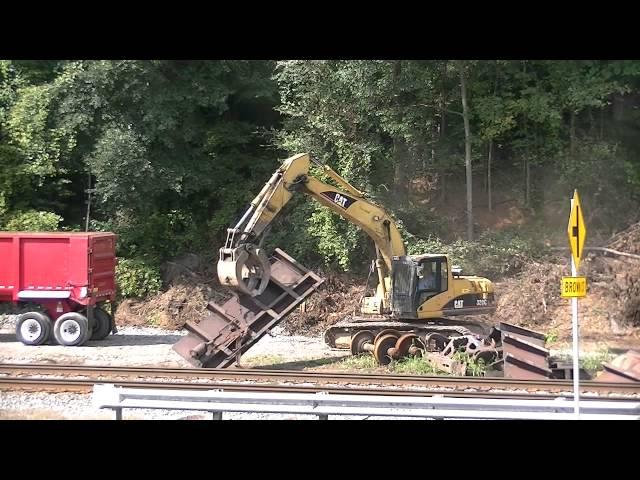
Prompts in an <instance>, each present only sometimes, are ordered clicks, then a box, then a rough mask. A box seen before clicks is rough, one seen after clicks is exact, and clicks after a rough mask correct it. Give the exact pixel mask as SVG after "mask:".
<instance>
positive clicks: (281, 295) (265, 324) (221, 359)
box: [173, 248, 324, 368]
mask: <svg viewBox="0 0 640 480" xmlns="http://www.w3.org/2000/svg"><path fill="white" fill-rule="evenodd" d="M269 263H270V267H269V268H270V270H271V276H270V279H269V284H268V285H267V287H266V289H265V290H264V292H263V293H261V294H260V295H257V296H255V297H253V296H250V295H246V294H242V293H239V294H236V295H235V296H234V297H233V298H231V299H229V300H227V301H226V302H225V303H224V304H222V305H218V304H213V303H210V304H208V305H207V310H208V312H207V315H206V316H205V317H204V318H202V320H201V321H200V322H198V323H195V322H187V323H186V324H185V325H184V327H185V329H186V330H188V331H189V333H188V334H187V335H186V336H185V337H183V338H182V339H181V340H179V341H178V342H177V343H176V344H175V345H174V346H173V350H174V351H175V352H177V353H178V354H179V355H180V356H181V357H183V358H184V359H185V360H187V361H188V362H189V363H190V364H191V365H193V366H195V367H205V368H224V367H228V366H230V365H231V364H233V363H234V362H235V361H237V360H239V359H240V356H241V355H242V354H243V353H245V352H246V351H247V350H248V349H249V348H251V347H252V346H253V345H254V344H255V343H256V342H257V341H258V340H260V339H261V338H262V337H263V336H264V335H265V334H266V333H267V332H268V331H269V330H271V329H272V328H273V327H275V326H276V325H278V323H280V322H281V321H282V320H283V319H284V318H285V317H286V316H287V315H289V314H290V313H291V312H292V311H293V310H294V309H295V308H296V307H298V305H300V304H301V303H302V302H304V300H305V299H306V298H307V297H309V295H311V294H312V293H313V292H315V291H316V290H317V289H318V287H319V286H320V285H321V284H322V283H323V282H324V280H323V279H322V278H321V277H319V276H318V275H316V274H315V273H313V272H312V271H310V270H308V269H307V268H305V267H304V266H302V265H301V264H300V263H298V262H297V261H296V260H295V259H294V258H292V257H290V256H289V255H287V254H286V253H285V252H284V251H282V250H280V249H279V248H277V249H276V250H275V252H274V254H273V255H272V256H271V257H270V258H269Z"/></svg>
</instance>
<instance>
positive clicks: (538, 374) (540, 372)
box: [504, 353, 553, 380]
mask: <svg viewBox="0 0 640 480" xmlns="http://www.w3.org/2000/svg"><path fill="white" fill-rule="evenodd" d="M552 376H553V372H552V371H551V370H550V369H549V368H546V367H544V366H540V365H535V364H533V363H530V362H527V361H525V360H520V359H519V358H516V357H514V356H512V355H511V354H509V353H507V354H505V355H504V377H505V378H511V379H518V380H540V379H545V378H551V377H552Z"/></svg>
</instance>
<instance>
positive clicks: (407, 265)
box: [217, 153, 496, 364]
mask: <svg viewBox="0 0 640 480" xmlns="http://www.w3.org/2000/svg"><path fill="white" fill-rule="evenodd" d="M312 164H313V165H315V166H316V167H317V172H319V174H320V175H317V176H322V175H325V176H326V177H328V178H329V179H331V180H332V181H333V182H335V184H336V185H335V186H334V185H330V184H329V183H326V182H324V181H322V180H320V179H319V178H316V176H313V175H312V172H311V165H312ZM296 193H302V194H306V195H309V196H310V197H312V198H313V199H315V200H316V201H318V202H319V203H320V204H322V205H324V206H325V207H327V208H329V209H331V210H332V211H334V212H336V213H338V214H339V215H341V216H342V217H344V218H345V219H347V220H348V221H350V222H352V223H354V224H356V225H358V226H359V227H360V228H362V230H364V231H365V232H366V233H367V234H368V235H369V237H371V239H372V240H373V242H374V243H375V246H376V252H377V258H376V260H375V270H376V271H377V276H378V285H377V288H376V291H375V295H373V296H365V297H363V298H362V300H361V302H360V307H359V313H358V314H355V315H353V316H350V317H349V318H345V319H344V320H342V321H340V322H338V323H337V324H334V325H332V326H331V327H329V328H328V329H327V330H326V331H325V334H324V339H325V342H326V343H327V344H328V345H329V346H331V347H333V348H344V349H350V350H351V352H352V353H353V354H359V353H363V352H371V353H373V355H374V356H375V357H376V359H377V361H378V362H379V363H381V364H388V363H389V362H390V361H391V359H392V358H397V357H399V356H403V355H404V354H407V352H409V351H411V349H415V348H417V346H416V344H417V342H421V343H422V345H432V346H435V348H434V350H441V349H442V348H443V346H444V345H446V344H447V342H448V341H449V338H450V337H452V336H453V337H455V336H461V335H462V336H463V335H470V334H474V333H475V334H478V333H483V327H482V326H481V324H478V323H476V322H472V321H468V320H462V318H464V316H472V315H478V314H490V313H492V312H493V311H495V308H496V303H495V295H494V287H493V283H492V282H491V281H490V280H488V279H486V278H482V277H478V276H470V275H462V272H461V270H460V269H459V268H457V267H455V266H454V265H452V263H451V259H450V258H449V256H448V255H445V254H432V253H425V254H422V255H407V252H406V248H405V244H404V242H403V239H402V237H401V235H400V232H399V230H398V227H397V225H396V223H395V221H394V220H393V218H392V217H391V215H389V213H387V212H386V211H385V210H384V209H383V208H382V207H380V206H378V205H376V204H374V203H373V202H372V201H371V200H370V199H368V198H367V196H366V194H365V193H364V192H362V191H360V190H358V189H357V188H356V187H354V186H353V185H351V184H350V183H349V182H347V181H346V180H345V179H344V178H342V177H341V176H340V175H338V174H337V173H336V172H335V171H334V170H333V169H332V168H331V167H329V166H328V165H325V164H323V163H321V162H319V161H317V160H316V159H313V158H312V157H311V156H310V155H309V154H307V153H303V154H299V155H295V156H293V157H291V158H288V159H287V160H285V161H284V162H283V163H282V165H281V166H280V167H279V168H278V169H277V170H276V172H275V173H274V174H273V175H272V176H271V178H270V179H269V181H268V182H267V183H266V184H265V186H264V187H263V188H262V190H261V191H260V193H259V194H258V195H257V196H256V197H255V199H254V200H253V201H252V202H251V205H250V206H249V208H248V209H247V211H246V212H245V213H244V215H243V216H242V218H241V219H240V220H239V221H238V223H237V224H236V225H235V226H234V227H233V228H229V229H228V230H227V239H226V242H225V246H224V247H223V248H221V249H220V252H219V253H220V257H219V261H218V265H217V269H218V278H219V280H220V283H221V284H222V285H226V286H227V287H229V288H231V289H234V290H236V291H237V292H241V293H243V294H246V295H250V296H252V297H255V296H258V295H260V294H261V293H262V292H263V291H264V290H265V288H266V287H267V284H268V283H269V278H270V263H269V261H268V257H267V255H266V253H265V252H264V250H263V248H262V247H261V245H262V240H263V239H264V233H265V229H266V228H267V227H268V226H269V225H270V223H271V222H272V221H273V220H274V218H275V217H276V216H277V215H278V214H279V213H280V211H281V210H282V209H283V207H284V206H285V205H286V204H287V202H289V200H291V198H292V197H293V195H295V194H296ZM456 316H458V320H456V319H452V318H451V317H456ZM460 316H463V317H460ZM478 329H480V331H478Z"/></svg>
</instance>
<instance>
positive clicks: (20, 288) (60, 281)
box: [0, 232, 117, 345]
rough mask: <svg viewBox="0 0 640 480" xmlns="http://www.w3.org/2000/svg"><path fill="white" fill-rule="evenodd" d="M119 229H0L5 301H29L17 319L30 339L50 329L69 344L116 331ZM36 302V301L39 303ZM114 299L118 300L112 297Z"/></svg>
mask: <svg viewBox="0 0 640 480" xmlns="http://www.w3.org/2000/svg"><path fill="white" fill-rule="evenodd" d="M116 239H117V236H116V235H115V234H113V233H96V232H83V233H79V232H73V233H66V232H0V272H2V273H0V279H1V280H2V282H0V286H2V287H5V288H4V289H0V301H5V302H6V301H12V302H15V303H16V304H18V305H19V306H21V307H23V309H24V307H25V306H26V307H27V311H26V312H24V313H22V314H21V315H20V317H19V319H18V323H17V325H16V335H17V336H18V339H19V340H20V341H22V342H23V343H25V344H28V345H39V344H41V343H44V342H45V341H47V340H48V339H49V337H50V334H51V333H53V336H54V337H55V339H56V340H57V341H58V343H60V344H63V345H81V344H83V343H84V342H85V341H87V340H88V339H89V338H91V339H101V338H104V337H106V336H107V335H108V334H109V333H110V332H111V331H115V322H114V319H113V311H114V309H113V308H111V311H112V314H111V315H110V314H109V313H107V311H106V310H105V309H104V308H103V306H104V305H103V304H104V302H106V301H110V302H114V301H115V298H116V283H115V265H116V261H117V260H116V256H115V245H116ZM34 305H35V306H36V307H34ZM112 305H113V303H112Z"/></svg>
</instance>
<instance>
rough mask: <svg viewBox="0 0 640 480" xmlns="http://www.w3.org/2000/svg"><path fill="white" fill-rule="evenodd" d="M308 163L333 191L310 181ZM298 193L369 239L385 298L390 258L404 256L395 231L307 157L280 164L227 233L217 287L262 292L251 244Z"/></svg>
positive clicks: (260, 259)
mask: <svg viewBox="0 0 640 480" xmlns="http://www.w3.org/2000/svg"><path fill="white" fill-rule="evenodd" d="M311 162H313V163H314V164H315V165H316V166H317V167H318V168H319V169H320V171H321V172H322V173H324V174H325V175H327V176H328V177H329V178H331V179H332V180H333V181H334V182H335V183H336V184H337V185H338V187H335V186H333V185H329V184H328V183H325V182H323V181H322V180H320V179H318V178H316V177H314V176H311V174H310V167H311ZM297 192H299V193H303V194H306V195H309V196H310V197H312V198H314V199H315V200H316V201H318V202H319V203H320V204H322V205H324V206H325V207H327V208H329V209H331V210H332V211H334V212H336V213H338V214H339V215H341V216H342V217H344V218H345V219H347V220H348V221H350V222H352V223H354V224H355V225H358V226H359V227H360V228H361V229H362V230H363V231H364V232H366V233H367V235H369V237H371V239H372V240H373V242H374V243H375V245H376V250H377V255H378V259H377V261H376V265H377V269H378V276H379V282H380V283H379V287H378V288H379V292H378V294H379V295H381V296H382V298H384V296H385V290H386V288H387V287H386V285H388V283H389V280H388V277H389V275H390V272H391V262H392V258H393V257H394V256H404V255H405V254H406V250H405V245H404V242H403V241H402V237H401V235H400V232H399V231H398V227H397V225H396V224H395V222H394V220H393V218H392V217H391V216H390V215H389V214H388V213H387V212H386V211H385V210H384V209H383V208H381V207H379V206H377V205H375V204H373V203H372V202H371V201H369V200H368V199H366V198H365V194H364V193H363V192H361V191H360V190H358V189H357V188H355V187H354V186H353V185H351V184H350V183H349V182H347V181H346V180H345V179H344V178H342V177H341V176H340V175H338V174H337V173H336V172H335V171H334V170H333V169H332V168H331V167H329V166H328V165H324V164H322V163H320V162H318V161H315V160H314V159H312V158H311V156H310V155H309V154H306V153H304V154H299V155H295V156H293V157H291V158H288V159H287V160H285V161H284V162H283V163H282V165H281V166H280V167H279V168H278V169H277V170H276V171H275V173H274V174H273V175H272V176H271V178H270V179H269V181H268V182H267V183H266V184H265V186H264V187H263V188H262V190H261V191H260V193H259V194H258V195H257V196H256V197H255V198H254V199H253V201H252V202H251V205H250V206H249V208H248V209H247V211H246V212H245V213H244V215H243V216H242V218H241V219H240V220H239V221H238V223H237V224H236V225H235V226H234V227H233V228H229V229H228V230H227V240H226V242H225V246H224V247H223V248H221V249H220V258H219V261H218V277H219V280H220V282H221V283H222V284H223V285H227V286H229V287H231V288H234V289H236V290H239V291H241V292H243V293H246V294H249V295H252V296H256V295H259V294H260V293H262V292H263V291H264V289H265V288H266V286H267V284H268V282H269V277H270V272H269V262H268V260H267V257H266V255H265V254H264V252H263V251H262V249H261V248H260V246H259V245H257V244H256V242H260V240H261V235H262V234H263V233H264V231H265V229H266V228H267V227H268V226H269V224H271V222H272V221H273V220H274V219H275V218H276V216H277V215H278V214H279V213H280V211H281V210H282V209H283V208H284V206H285V205H286V204H287V203H288V202H289V200H291V198H292V196H293V195H294V194H295V193H297ZM380 289H381V291H380Z"/></svg>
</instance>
